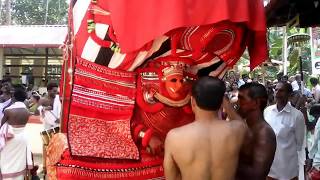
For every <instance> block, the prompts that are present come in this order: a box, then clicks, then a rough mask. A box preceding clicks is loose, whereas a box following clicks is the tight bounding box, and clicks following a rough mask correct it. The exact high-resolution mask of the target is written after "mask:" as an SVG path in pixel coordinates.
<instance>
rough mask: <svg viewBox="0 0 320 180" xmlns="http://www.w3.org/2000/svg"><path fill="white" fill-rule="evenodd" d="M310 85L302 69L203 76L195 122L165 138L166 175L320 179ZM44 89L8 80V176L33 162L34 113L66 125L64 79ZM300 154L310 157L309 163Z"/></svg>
mask: <svg viewBox="0 0 320 180" xmlns="http://www.w3.org/2000/svg"><path fill="white" fill-rule="evenodd" d="M310 84H311V85H312V87H313V89H312V90H309V89H307V88H306V87H305V86H304V83H303V81H302V80H301V76H300V75H296V76H295V77H294V78H287V77H286V76H279V79H278V81H275V82H273V83H271V82H268V81H267V82H266V84H265V85H263V84H262V83H261V81H260V78H259V77H258V78H255V79H254V80H251V79H249V77H247V76H242V78H240V75H239V74H238V73H231V74H229V77H228V79H227V80H224V81H223V80H219V79H217V78H213V77H202V78H200V79H199V80H197V82H196V83H195V84H194V85H193V88H192V97H191V107H192V110H193V112H194V114H195V121H194V122H193V123H190V124H188V125H185V126H182V127H179V128H176V129H173V130H171V131H170V132H169V133H168V135H167V137H166V142H165V159H164V169H165V175H166V178H167V179H178V178H182V179H199V178H200V179H244V180H245V179H270V180H273V179H298V177H299V176H301V173H302V177H303V176H304V175H303V173H304V172H307V171H308V175H309V176H310V177H311V178H312V179H316V178H317V177H319V175H320V171H319V168H320V145H319V143H318V141H319V139H320V132H319V131H320V123H317V119H318V118H319V117H320V105H318V103H319V99H320V85H319V81H318V79H317V78H310ZM39 94H40V93H39V92H38V91H36V90H30V89H28V88H27V87H25V86H24V85H12V83H11V82H10V81H8V80H2V83H1V96H0V118H1V131H0V149H1V151H0V168H1V175H2V178H11V177H13V176H14V177H18V176H23V175H24V170H25V169H26V168H31V165H32V162H31V161H30V159H31V158H30V154H31V152H30V151H29V150H28V145H27V141H26V139H25V134H24V128H25V125H26V123H27V122H28V118H29V116H30V115H31V114H33V115H40V117H41V119H42V120H43V123H44V129H50V128H54V127H56V126H58V125H59V119H60V113H61V103H60V98H59V95H58V85H57V84H56V83H49V84H48V86H47V93H46V94H45V95H44V96H41V95H39ZM3 131H5V132H3ZM8 132H9V133H8ZM307 134H309V135H310V136H307ZM308 137H309V138H308ZM310 137H312V138H310ZM8 140H9V141H8ZM308 142H310V143H308ZM17 147H19V148H17ZM17 149H19V150H17ZM186 149H188V151H186ZM301 157H307V159H306V168H304V165H305V162H304V161H301ZM10 162H12V163H10ZM301 168H304V169H303V170H301ZM17 172H18V173H17Z"/></svg>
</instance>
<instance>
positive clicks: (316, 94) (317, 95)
mask: <svg viewBox="0 0 320 180" xmlns="http://www.w3.org/2000/svg"><path fill="white" fill-rule="evenodd" d="M314 99H315V101H316V103H318V102H319V99H320V91H319V90H318V89H317V88H315V91H314Z"/></svg>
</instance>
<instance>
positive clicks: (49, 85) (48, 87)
mask: <svg viewBox="0 0 320 180" xmlns="http://www.w3.org/2000/svg"><path fill="white" fill-rule="evenodd" d="M55 87H56V88H58V84H57V83H54V82H51V83H49V84H48V85H47V90H48V91H50V90H52V89H53V88H55Z"/></svg>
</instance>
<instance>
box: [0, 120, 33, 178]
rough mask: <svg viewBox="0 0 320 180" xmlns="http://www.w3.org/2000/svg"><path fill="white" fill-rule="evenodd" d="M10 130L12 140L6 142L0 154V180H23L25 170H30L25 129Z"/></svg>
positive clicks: (30, 159) (30, 163)
mask: <svg viewBox="0 0 320 180" xmlns="http://www.w3.org/2000/svg"><path fill="white" fill-rule="evenodd" d="M9 126H10V125H9ZM11 128H12V130H13V133H14V138H12V139H10V140H9V141H7V142H6V145H5V147H4V148H3V150H2V151H1V152H0V169H1V177H0V179H4V180H9V179H10V180H13V179H14V180H23V179H24V175H25V173H26V169H27V168H28V169H32V164H33V163H32V154H31V151H30V148H29V146H28V143H27V138H26V135H25V127H22V128H14V127H11Z"/></svg>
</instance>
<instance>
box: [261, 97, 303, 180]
mask: <svg viewBox="0 0 320 180" xmlns="http://www.w3.org/2000/svg"><path fill="white" fill-rule="evenodd" d="M264 118H265V119H266V121H267V122H268V123H269V125H270V126H271V127H272V129H273V130H274V132H275V134H276V138H277V149H276V153H275V157H274V160H273V163H272V166H271V169H270V172H269V175H268V176H270V177H272V178H276V179H279V180H288V179H292V178H294V177H296V176H298V173H299V170H298V169H299V160H298V152H299V151H301V150H303V141H304V137H305V124H304V117H303V114H302V113H301V112H300V111H299V110H297V109H295V108H294V107H292V106H291V105H290V103H288V104H287V105H286V106H285V107H284V108H283V110H281V111H280V112H279V111H278V109H277V106H276V104H275V105H272V106H269V107H267V108H266V109H265V111H264Z"/></svg>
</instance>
